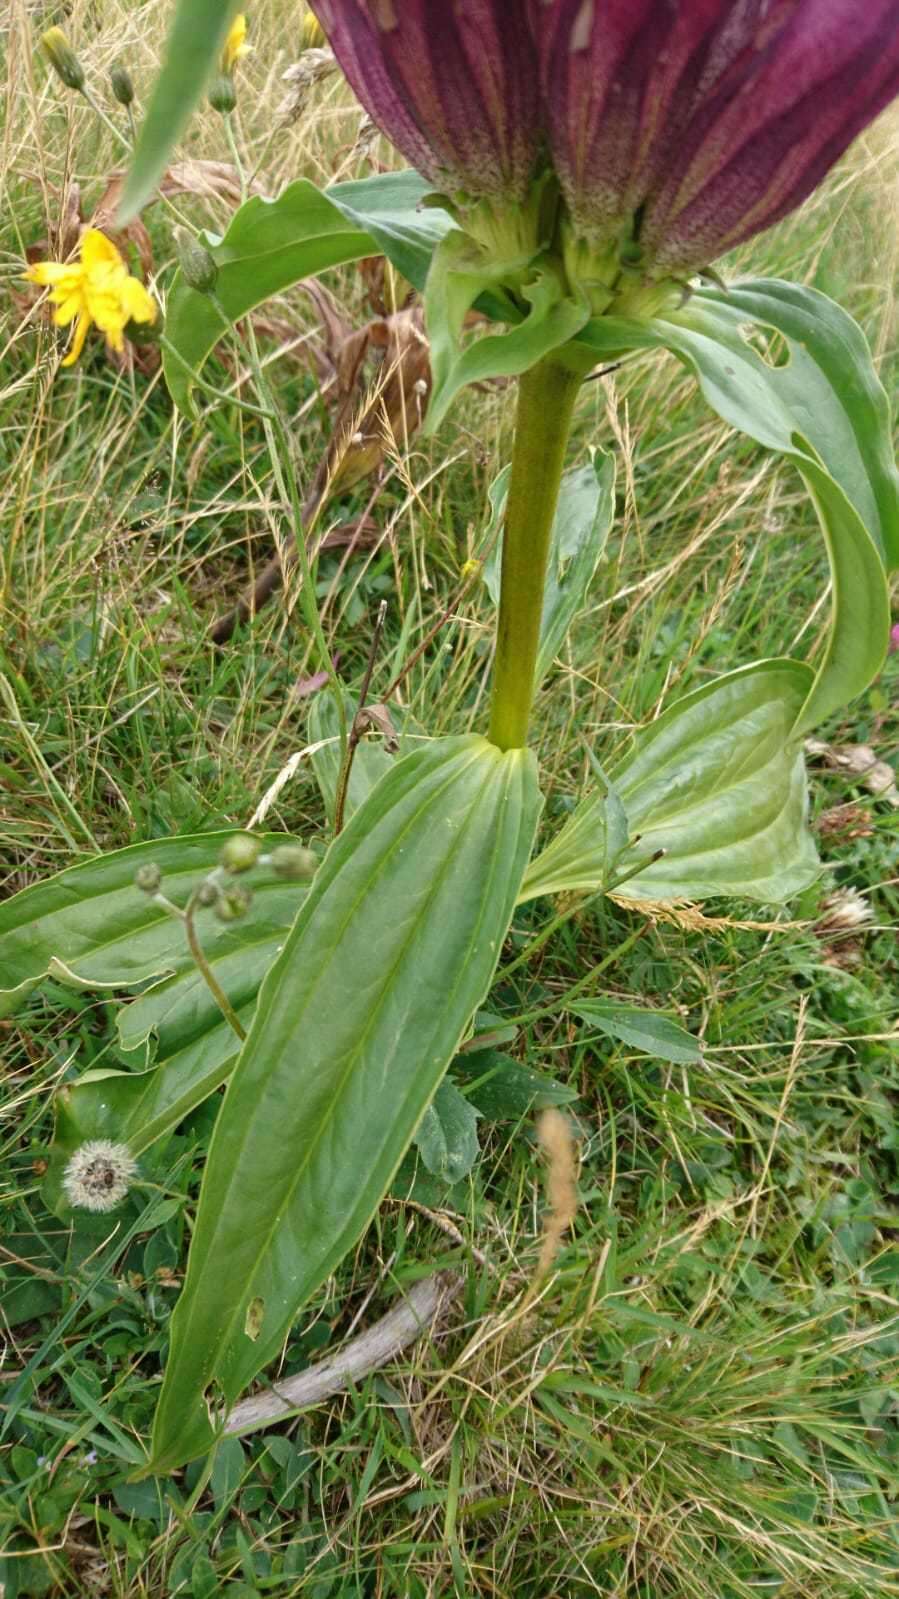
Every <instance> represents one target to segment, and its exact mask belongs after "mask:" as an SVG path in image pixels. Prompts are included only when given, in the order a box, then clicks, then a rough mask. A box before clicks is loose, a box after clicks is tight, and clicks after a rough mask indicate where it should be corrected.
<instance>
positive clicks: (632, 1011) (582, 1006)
mask: <svg viewBox="0 0 899 1599" xmlns="http://www.w3.org/2000/svg"><path fill="white" fill-rule="evenodd" d="M571 1009H572V1011H573V1012H574V1014H575V1016H579V1017H580V1019H581V1021H582V1022H587V1023H588V1025H589V1026H590V1027H595V1028H596V1029H597V1031H599V1032H600V1033H605V1035H606V1037H608V1038H617V1039H619V1040H620V1041H621V1043H623V1044H630V1045H631V1047H632V1048H633V1049H641V1050H642V1051H643V1053H644V1054H645V1055H655V1056H657V1057H658V1059H659V1060H667V1061H671V1062H672V1064H673V1065H675V1066H695V1065H697V1064H698V1063H699V1062H700V1061H701V1060H702V1049H701V1048H700V1045H699V1041H698V1039H696V1038H694V1037H693V1034H692V1033H688V1032H687V1029H686V1028H685V1027H681V1026H680V1024H679V1023H678V1022H673V1021H672V1020H671V1018H670V1016H665V1015H664V1014H663V1012H661V1011H655V1010H643V1009H642V1008H641V1007H640V1006H639V1005H624V1004H622V1003H620V1001H618V1000H613V999H582V1000H580V1001H579V1002H578V1004H577V1005H572V1007H571Z"/></svg>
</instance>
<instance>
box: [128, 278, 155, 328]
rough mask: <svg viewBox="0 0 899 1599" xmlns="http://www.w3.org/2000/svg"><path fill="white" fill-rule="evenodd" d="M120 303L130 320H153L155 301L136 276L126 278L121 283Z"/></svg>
mask: <svg viewBox="0 0 899 1599" xmlns="http://www.w3.org/2000/svg"><path fill="white" fill-rule="evenodd" d="M122 304H123V305H124V307H125V310H126V311H127V312H128V316H129V319H130V320H131V321H132V322H155V321H156V301H155V300H154V299H153V296H152V294H149V293H148V292H147V290H146V289H145V288H144V286H143V284H142V283H141V282H140V280H139V279H138V278H126V279H125V281H124V283H123V284H122Z"/></svg>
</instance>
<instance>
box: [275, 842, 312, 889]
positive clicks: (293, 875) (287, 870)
mask: <svg viewBox="0 0 899 1599" xmlns="http://www.w3.org/2000/svg"><path fill="white" fill-rule="evenodd" d="M271 867H272V871H273V872H274V874H275V876H276V877H283V878H284V881H285V882H287V883H302V882H305V880H306V879H307V878H309V877H314V876H315V873H316V872H317V871H318V857H317V856H316V855H313V853H312V851H311V849H303V847H302V845H300V844H279V845H278V848H277V849H273V850H272V853H271Z"/></svg>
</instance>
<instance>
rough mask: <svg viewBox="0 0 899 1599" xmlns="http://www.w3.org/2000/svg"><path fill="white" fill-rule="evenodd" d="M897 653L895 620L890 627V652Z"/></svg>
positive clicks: (898, 632)
mask: <svg viewBox="0 0 899 1599" xmlns="http://www.w3.org/2000/svg"><path fill="white" fill-rule="evenodd" d="M897 653H899V622H895V623H894V624H893V626H892V627H891V628H890V654H891V655H896V654H897Z"/></svg>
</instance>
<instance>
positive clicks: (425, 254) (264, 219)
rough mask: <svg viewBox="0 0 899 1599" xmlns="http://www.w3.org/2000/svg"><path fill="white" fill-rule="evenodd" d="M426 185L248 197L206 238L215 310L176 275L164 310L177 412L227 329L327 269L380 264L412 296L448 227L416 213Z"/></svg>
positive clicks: (308, 187)
mask: <svg viewBox="0 0 899 1599" xmlns="http://www.w3.org/2000/svg"><path fill="white" fill-rule="evenodd" d="M427 192H428V190H427V185H426V184H425V183H424V182H423V181H422V179H421V178H420V177H419V176H418V174H417V173H415V172H396V173H394V172H390V173H385V174H384V175H383V176H381V177H376V178H368V179H366V180H364V181H361V182H357V183H337V184H335V185H334V186H333V188H331V189H329V190H328V191H327V193H323V192H322V191H321V190H320V189H317V188H316V187H315V185H314V184H312V183H308V182H307V181H306V180H305V179H300V180H298V181H297V182H296V183H291V184H290V185H289V186H288V187H287V188H286V189H284V190H283V192H282V193H281V194H280V195H279V196H278V198H277V199H276V200H263V199H260V198H259V197H254V198H253V199H251V200H247V202H246V204H244V205H242V206H241V207H240V209H239V210H238V211H237V212H236V213H235V215H234V217H233V218H232V220H231V223H230V225H229V227H228V230H227V232H226V233H225V235H224V237H222V238H218V237H216V236H215V235H212V234H208V235H204V242H205V243H206V245H207V248H208V249H209V251H210V253H211V254H212V256H213V258H214V259H215V261H216V263H217V265H218V268H219V275H218V280H217V282H216V288H215V294H216V299H217V300H218V302H219V303H220V305H221V307H222V309H223V310H224V312H225V313H226V316H227V318H228V321H227V322H224V321H223V320H222V317H221V315H220V313H219V311H218V310H217V309H216V306H215V303H214V302H213V300H211V299H210V297H209V295H207V294H200V293H198V292H197V291H196V290H195V289H191V288H189V287H188V285H187V284H186V283H185V281H184V278H183V277H182V276H181V274H180V273H179V274H178V275H177V276H176V278H175V281H174V283H173V285H172V288H171V290H170V293H169V296H168V301H167V305H166V328H165V331H166V337H167V339H168V341H169V344H170V345H171V346H172V347H173V349H174V351H175V353H174V354H172V353H171V351H169V350H166V351H165V352H164V355H163V365H164V369H165V378H166V383H167V384H168V387H169V392H170V393H171V396H172V399H173V400H174V402H175V404H176V405H177V406H178V407H179V409H180V410H182V411H184V412H185V413H186V414H187V415H188V416H193V414H194V411H193V405H192V402H191V398H190V391H191V387H192V382H193V379H192V376H191V374H192V373H194V372H196V373H199V371H200V370H201V368H202V366H203V363H204V362H205V360H206V358H207V357H208V355H209V354H210V351H211V350H212V349H213V348H214V346H215V345H216V344H217V342H218V340H219V339H220V338H221V337H222V335H223V334H224V333H225V332H227V329H228V326H229V325H230V324H231V323H233V322H236V321H238V319H239V318H240V317H242V316H246V314H247V312H248V311H252V310H253V309H254V308H255V307H256V306H257V305H261V304H262V302H263V300H267V299H269V298H270V297H271V296H272V295H273V294H281V293H283V291H284V290H285V289H289V288H290V287H291V286H292V285H293V284H295V283H299V282H300V281H301V280H302V279H303V278H308V277H313V276H315V275H316V274H317V273H319V272H324V271H325V270H326V269H327V268H328V267H333V266H339V265H341V264H342V263H343V262H347V261H358V260H360V259H361V258H362V257H364V256H370V255H376V254H381V253H383V254H386V255H388V256H390V258H391V260H393V262H394V264H395V265H397V266H398V267H399V269H400V270H401V271H402V272H403V274H404V275H405V276H406V277H408V278H409V279H410V280H411V281H412V282H414V283H415V284H416V285H417V286H421V285H422V284H423V283H424V280H425V278H426V277H427V271H428V265H429V263H430V259H431V255H432V253H433V250H434V248H435V245H436V244H437V243H438V241H439V240H440V238H441V237H442V235H443V233H444V232H445V231H446V229H447V227H448V226H449V218H448V217H447V216H446V215H445V213H444V212H442V211H439V210H433V209H431V208H428V209H427V210H422V209H421V208H420V207H421V201H422V199H423V198H424V196H425V194H426V193H427Z"/></svg>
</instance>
